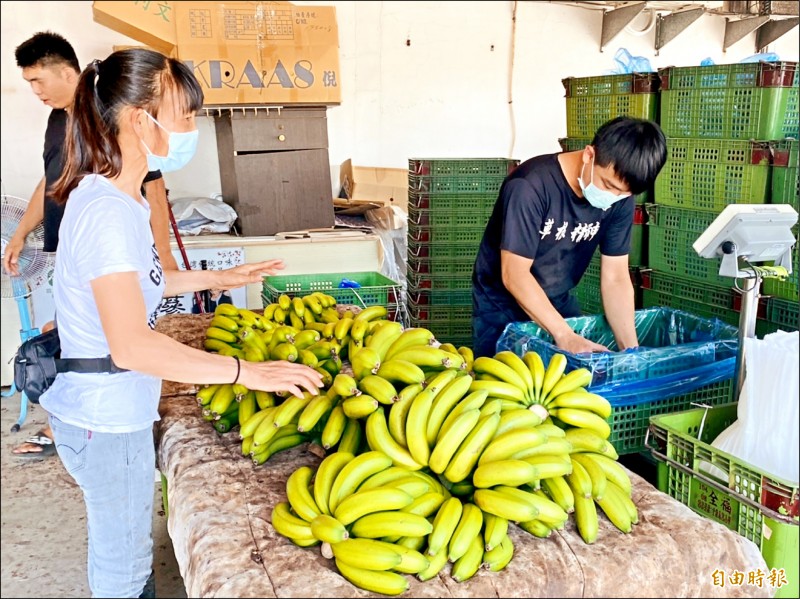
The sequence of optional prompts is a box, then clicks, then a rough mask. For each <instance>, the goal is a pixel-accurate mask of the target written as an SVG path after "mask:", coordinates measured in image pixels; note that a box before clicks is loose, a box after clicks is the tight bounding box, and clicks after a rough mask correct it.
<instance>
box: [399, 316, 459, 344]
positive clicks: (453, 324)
mask: <svg viewBox="0 0 800 599" xmlns="http://www.w3.org/2000/svg"><path fill="white" fill-rule="evenodd" d="M409 321H410V322H411V326H412V327H422V328H426V329H428V330H429V331H431V332H432V333H433V334H434V336H435V337H436V339H437V340H438V341H439V342H440V343H452V344H453V345H455V346H459V345H466V346H467V347H472V342H473V339H472V319H471V318H470V319H468V320H440V321H431V320H423V319H417V318H413V317H412V318H410V319H409Z"/></svg>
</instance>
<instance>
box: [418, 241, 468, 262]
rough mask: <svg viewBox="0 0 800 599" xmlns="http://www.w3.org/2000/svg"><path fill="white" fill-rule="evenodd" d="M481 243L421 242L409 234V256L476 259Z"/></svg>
mask: <svg viewBox="0 0 800 599" xmlns="http://www.w3.org/2000/svg"><path fill="white" fill-rule="evenodd" d="M479 245H480V244H479V243H475V242H474V241H470V242H467V243H451V242H449V241H438V242H419V241H415V240H414V238H412V237H410V236H409V238H408V250H407V251H408V257H409V258H434V257H435V258H441V259H445V258H453V259H462V258H463V259H467V258H469V259H472V260H475V258H476V257H477V255H478V246H479Z"/></svg>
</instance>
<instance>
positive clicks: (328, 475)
mask: <svg viewBox="0 0 800 599" xmlns="http://www.w3.org/2000/svg"><path fill="white" fill-rule="evenodd" d="M352 459H353V455H352V454H348V453H346V452H339V451H337V452H336V453H332V454H330V455H329V456H326V457H325V459H323V460H322V463H320V465H319V468H317V473H316V475H315V476H314V503H316V504H317V507H318V508H319V510H320V512H321V513H323V514H327V515H328V516H330V515H331V509H330V507H329V506H328V498H329V497H330V494H331V489H332V488H333V483H334V481H335V480H336V477H337V476H338V475H339V473H340V472H341V471H342V468H344V467H345V466H346V465H347V464H349V463H350V462H351V461H352Z"/></svg>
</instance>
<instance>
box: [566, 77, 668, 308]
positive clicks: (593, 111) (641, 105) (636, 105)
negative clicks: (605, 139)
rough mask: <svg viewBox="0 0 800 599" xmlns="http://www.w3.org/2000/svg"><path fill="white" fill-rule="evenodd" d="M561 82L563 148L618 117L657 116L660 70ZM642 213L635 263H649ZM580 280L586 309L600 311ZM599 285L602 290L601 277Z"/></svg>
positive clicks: (577, 145) (640, 200)
mask: <svg viewBox="0 0 800 599" xmlns="http://www.w3.org/2000/svg"><path fill="white" fill-rule="evenodd" d="M561 83H562V84H563V85H564V91H565V96H566V100H567V135H568V137H565V138H561V139H559V140H558V141H559V143H560V144H561V149H562V150H563V151H564V152H572V151H575V150H581V149H583V148H585V147H586V146H587V145H589V144H590V143H591V142H592V138H593V137H594V134H595V132H596V131H597V129H599V128H600V126H601V125H603V124H604V123H605V122H607V121H609V120H611V119H613V118H615V117H618V116H632V117H637V118H642V119H649V120H653V121H655V120H656V119H657V118H658V88H659V85H660V79H659V77H658V74H657V73H629V74H624V75H600V76H595V77H568V78H566V79H562V81H561ZM649 198H650V193H649V192H644V193H641V194H638V195H637V196H636V198H635V199H636V203H637V204H644V203H645V202H647V201H648V200H649ZM643 214H644V212H643V211H641V209H640V211H639V212H638V215H639V216H638V218H639V220H637V219H636V218H635V219H634V230H633V239H632V240H631V253H630V256H629V263H630V265H631V266H634V267H639V266H646V265H647V257H646V255H645V254H646V251H647V242H646V240H645V239H644V236H645V235H646V231H645V230H644V226H643V220H641V216H642V215H643ZM581 283H582V285H579V288H578V289H576V294H577V295H579V296H584V295H585V296H586V305H585V306H584V311H586V310H587V308H593V310H592V311H591V312H588V313H597V312H601V311H602V309H601V308H600V307H599V298H598V297H593V291H594V288H593V287H592V281H590V280H586V279H585V278H584V279H583V280H582V281H581ZM596 287H597V291H598V292H599V279H598V281H597V286H596ZM584 288H585V292H584ZM593 304H597V305H593ZM582 305H584V304H582Z"/></svg>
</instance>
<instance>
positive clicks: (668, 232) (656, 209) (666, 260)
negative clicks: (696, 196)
mask: <svg viewBox="0 0 800 599" xmlns="http://www.w3.org/2000/svg"><path fill="white" fill-rule="evenodd" d="M645 208H646V209H647V214H648V215H649V221H648V227H649V230H648V233H647V234H648V261H649V263H650V264H649V266H650V267H651V268H653V269H655V270H658V271H661V272H664V273H667V274H672V275H677V276H680V277H687V278H689V279H692V280H694V281H698V282H701V283H703V284H708V285H717V286H723V287H729V286H730V285H731V284H732V283H733V279H732V278H730V277H721V276H719V267H720V264H721V262H722V258H701V257H700V256H699V255H698V254H697V252H695V251H694V249H693V248H692V244H693V243H694V242H695V241H696V240H697V238H698V237H700V235H701V234H702V233H703V232H704V231H705V230H706V229H707V228H708V226H709V225H710V224H711V223H712V222H713V220H714V219H715V218H716V217H717V213H716V212H708V211H700V210H686V209H683V208H670V207H668V206H661V205H660V204H647V205H646V206H645Z"/></svg>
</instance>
